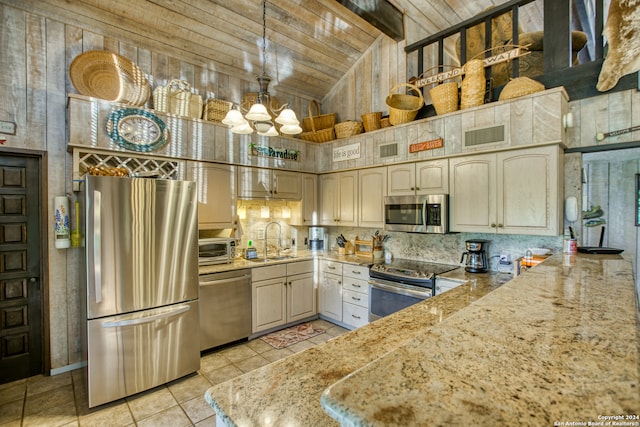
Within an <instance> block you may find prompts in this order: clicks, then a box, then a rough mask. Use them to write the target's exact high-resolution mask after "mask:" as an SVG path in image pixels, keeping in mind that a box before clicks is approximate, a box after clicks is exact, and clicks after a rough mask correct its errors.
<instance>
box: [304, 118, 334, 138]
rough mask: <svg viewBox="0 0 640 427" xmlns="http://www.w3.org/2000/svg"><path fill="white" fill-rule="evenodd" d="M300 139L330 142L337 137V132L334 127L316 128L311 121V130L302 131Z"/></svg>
mask: <svg viewBox="0 0 640 427" xmlns="http://www.w3.org/2000/svg"><path fill="white" fill-rule="evenodd" d="M300 139H304V140H305V141H311V142H328V141H332V140H334V139H336V133H335V131H334V128H333V127H330V128H327V129H320V130H316V126H315V124H314V123H313V121H311V131H309V132H302V133H301V134H300Z"/></svg>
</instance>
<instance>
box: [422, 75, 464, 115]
mask: <svg viewBox="0 0 640 427" xmlns="http://www.w3.org/2000/svg"><path fill="white" fill-rule="evenodd" d="M444 67H446V68H451V69H455V68H459V67H457V66H454V65H446V64H443V65H436V66H434V67H431V68H429V69H428V70H425V71H424V72H423V73H422V75H425V74H427V73H428V72H430V71H431V70H436V69H438V70H442V68H444ZM456 77H459V76H451V77H448V78H446V79H442V80H448V79H449V78H456ZM429 96H430V97H431V103H432V104H433V107H434V108H435V110H436V114H438V115H441V114H446V113H450V112H452V111H456V110H457V109H458V102H459V96H458V82H457V81H453V82H446V83H445V82H442V81H441V79H439V80H438V84H437V85H436V86H434V87H432V88H431V89H429Z"/></svg>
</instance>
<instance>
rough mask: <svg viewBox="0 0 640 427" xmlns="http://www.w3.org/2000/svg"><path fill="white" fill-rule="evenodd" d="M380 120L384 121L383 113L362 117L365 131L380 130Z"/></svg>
mask: <svg viewBox="0 0 640 427" xmlns="http://www.w3.org/2000/svg"><path fill="white" fill-rule="evenodd" d="M380 119H382V112H374V113H364V114H363V115H362V125H363V126H364V131H365V132H371V131H372V130H376V129H380Z"/></svg>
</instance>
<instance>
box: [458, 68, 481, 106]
mask: <svg viewBox="0 0 640 427" xmlns="http://www.w3.org/2000/svg"><path fill="white" fill-rule="evenodd" d="M464 68H465V76H464V79H463V80H462V84H461V85H460V109H461V110H464V109H465V108H471V107H476V106H478V105H482V104H484V94H485V89H486V86H487V85H486V80H485V78H484V63H483V62H482V60H481V59H471V60H470V61H467V63H466V64H465V66H464Z"/></svg>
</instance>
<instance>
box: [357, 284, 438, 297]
mask: <svg viewBox="0 0 640 427" xmlns="http://www.w3.org/2000/svg"><path fill="white" fill-rule="evenodd" d="M369 284H370V285H371V286H372V287H374V288H378V289H380V290H383V291H388V292H392V293H394V294H401V295H407V296H411V297H416V298H422V299H427V298H430V297H431V289H429V290H427V291H424V292H423V291H416V290H413V289H408V288H406V287H404V286H395V285H388V284H386V283H380V282H377V281H374V280H369Z"/></svg>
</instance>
